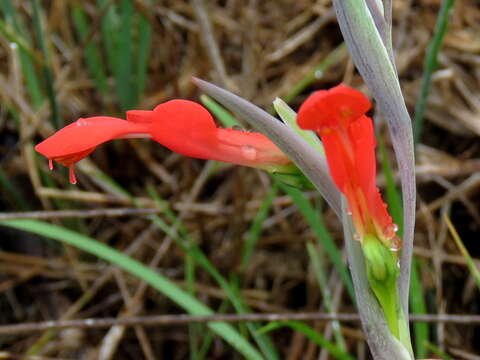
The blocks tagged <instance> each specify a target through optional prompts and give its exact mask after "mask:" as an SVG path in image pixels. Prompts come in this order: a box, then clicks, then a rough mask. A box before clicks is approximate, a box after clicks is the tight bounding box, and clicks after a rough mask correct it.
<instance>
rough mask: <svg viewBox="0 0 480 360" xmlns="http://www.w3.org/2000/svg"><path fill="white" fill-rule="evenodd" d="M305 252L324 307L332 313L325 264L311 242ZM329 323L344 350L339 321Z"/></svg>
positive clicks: (344, 345)
mask: <svg viewBox="0 0 480 360" xmlns="http://www.w3.org/2000/svg"><path fill="white" fill-rule="evenodd" d="M307 252H308V256H309V258H310V261H311V263H312V265H313V269H314V273H315V278H316V279H317V282H318V287H319V288H320V292H321V293H322V297H323V303H324V305H325V308H326V309H327V311H328V312H329V313H333V312H334V308H333V300H332V294H331V293H330V289H329V286H328V280H327V275H326V271H327V270H326V266H325V264H324V263H323V260H322V258H321V257H320V254H319V253H318V250H317V249H316V247H315V246H314V245H313V244H312V243H309V242H308V243H307ZM331 325H332V329H333V333H334V336H335V340H336V342H337V346H338V347H339V348H340V349H341V350H343V351H346V349H347V346H346V344H345V339H344V338H343V335H342V330H341V328H340V323H339V322H338V321H337V320H335V321H332V323H331Z"/></svg>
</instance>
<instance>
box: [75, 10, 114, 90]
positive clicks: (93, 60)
mask: <svg viewBox="0 0 480 360" xmlns="http://www.w3.org/2000/svg"><path fill="white" fill-rule="evenodd" d="M72 6H73V11H72V18H73V23H74V25H75V29H76V31H77V33H78V36H79V38H80V40H82V41H83V42H85V41H87V40H89V39H87V36H88V35H89V33H90V31H91V26H90V24H89V22H88V19H87V16H86V15H85V12H84V11H83V9H82V7H81V6H80V5H79V4H77V3H74V4H73V5H72ZM85 60H86V64H87V67H88V70H89V71H90V73H91V75H92V77H93V79H94V80H95V85H96V87H97V89H98V91H99V92H101V93H102V94H103V95H104V96H106V95H108V94H109V89H108V83H107V76H106V72H105V69H104V65H103V62H102V59H101V57H100V52H99V50H98V48H97V46H96V44H95V43H94V42H93V40H90V41H88V42H87V43H86V44H85Z"/></svg>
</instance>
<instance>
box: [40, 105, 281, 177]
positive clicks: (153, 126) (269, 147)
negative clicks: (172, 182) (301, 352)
mask: <svg viewBox="0 0 480 360" xmlns="http://www.w3.org/2000/svg"><path fill="white" fill-rule="evenodd" d="M140 137H143V138H152V139H153V140H155V141H157V142H159V143H160V144H162V145H164V146H165V147H167V148H169V149H170V150H172V151H175V152H177V153H179V154H182V155H185V156H190V157H194V158H199V159H212V160H219V161H224V162H230V163H234V164H239V165H245V166H251V167H257V168H263V169H266V170H269V169H273V168H275V167H276V166H281V165H286V164H289V163H290V160H289V159H288V158H287V157H286V156H285V155H284V154H283V153H282V152H281V151H280V149H278V148H277V147H276V146H275V145H274V144H273V143H272V142H271V141H270V140H268V138H266V137H265V136H264V135H262V134H258V133H250V132H245V131H241V130H233V129H221V128H217V127H216V125H215V122H214V121H213V118H212V117H211V115H210V114H209V112H208V111H207V110H206V109H205V108H203V107H202V106H201V105H199V104H197V103H194V102H192V101H187V100H172V101H169V102H166V103H164V104H161V105H159V106H157V107H156V108H155V109H154V110H153V111H144V110H132V111H128V112H127V120H122V119H117V118H112V117H106V116H97V117H91V118H86V119H78V120H77V121H76V122H74V123H72V124H70V125H68V126H66V127H64V128H63V129H61V130H59V131H57V132H56V133H55V134H53V135H52V136H50V137H49V138H47V139H46V140H44V141H43V142H41V143H40V144H38V145H37V146H36V147H35V150H36V151H38V152H39V153H41V154H42V155H44V156H45V157H46V158H48V159H49V164H50V169H52V168H53V161H57V162H59V163H60V164H62V165H65V166H68V167H69V168H70V182H71V183H75V182H76V179H75V174H74V171H73V166H74V164H75V163H76V162H77V161H80V160H81V159H83V158H84V157H86V156H88V155H89V154H90V153H91V152H92V151H93V150H95V148H96V147H97V146H98V145H100V144H102V143H104V142H106V141H109V140H113V139H118V138H140Z"/></svg>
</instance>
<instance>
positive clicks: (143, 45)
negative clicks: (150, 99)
mask: <svg viewBox="0 0 480 360" xmlns="http://www.w3.org/2000/svg"><path fill="white" fill-rule="evenodd" d="M138 17H139V24H138V45H137V46H138V49H137V54H138V56H137V57H136V61H137V63H136V79H135V86H136V91H137V94H136V99H135V105H136V104H137V103H138V102H139V100H140V99H141V97H142V96H143V93H144V91H145V84H146V79H147V71H148V61H149V60H150V50H151V47H152V25H151V24H150V22H149V21H148V20H147V19H146V18H145V16H143V15H142V14H138Z"/></svg>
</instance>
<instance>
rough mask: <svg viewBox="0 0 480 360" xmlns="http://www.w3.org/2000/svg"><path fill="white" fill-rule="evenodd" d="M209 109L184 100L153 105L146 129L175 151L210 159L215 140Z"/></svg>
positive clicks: (213, 124)
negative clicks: (148, 127) (151, 120)
mask: <svg viewBox="0 0 480 360" xmlns="http://www.w3.org/2000/svg"><path fill="white" fill-rule="evenodd" d="M216 129H217V127H216V125H215V122H214V121H213V118H212V116H211V115H210V113H209V112H208V111H207V110H206V109H205V108H204V107H203V106H201V105H199V104H197V103H195V102H193V101H188V100H172V101H168V102H166V103H163V104H160V105H158V106H157V107H156V108H155V109H154V118H153V122H152V124H151V128H150V133H151V135H152V138H153V140H155V141H157V142H159V143H160V144H162V145H163V146H165V147H167V148H169V149H170V150H172V151H174V152H177V153H179V154H182V155H185V156H190V157H195V158H200V159H211V158H212V154H214V153H215V148H216V146H217V143H218V140H217V138H216Z"/></svg>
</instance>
